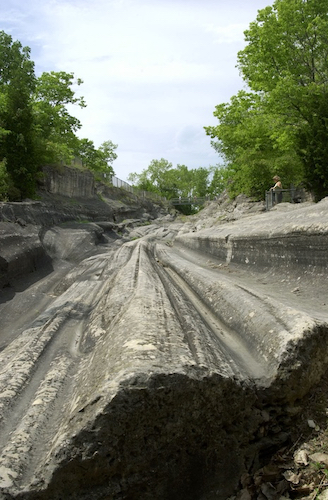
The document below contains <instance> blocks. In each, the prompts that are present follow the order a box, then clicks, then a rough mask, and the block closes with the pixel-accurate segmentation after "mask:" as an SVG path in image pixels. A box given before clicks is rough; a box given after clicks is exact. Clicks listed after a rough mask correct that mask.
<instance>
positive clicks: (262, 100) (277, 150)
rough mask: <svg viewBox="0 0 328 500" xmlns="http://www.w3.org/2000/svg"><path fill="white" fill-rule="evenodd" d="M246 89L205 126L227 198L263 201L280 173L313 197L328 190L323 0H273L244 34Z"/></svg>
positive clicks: (241, 56) (327, 44) (327, 23)
mask: <svg viewBox="0 0 328 500" xmlns="http://www.w3.org/2000/svg"><path fill="white" fill-rule="evenodd" d="M244 35H245V41H246V42H247V43H246V47H245V48H244V49H243V50H241V51H240V52H239V53H238V56H237V67H238V69H239V71H240V74H241V76H242V78H243V80H244V82H245V84H246V88H245V89H244V90H241V91H240V92H238V94H237V95H236V96H233V97H232V98H231V100H230V102H229V103H223V104H219V105H218V106H216V108H215V112H214V116H215V117H216V118H217V119H218V122H219V123H218V125H216V126H213V127H205V131H206V133H207V134H208V135H209V136H210V137H211V138H212V146H213V147H214V148H215V150H216V151H217V152H218V153H219V154H220V155H221V157H222V158H223V163H224V167H223V169H222V172H221V174H222V177H223V179H224V182H225V183H226V184H227V186H228V189H229V191H230V193H231V195H232V196H234V195H236V194H238V193H240V192H243V193H245V194H246V195H249V196H254V197H257V198H261V197H262V196H263V193H264V192H265V190H266V189H268V186H270V183H271V182H272V177H273V175H275V174H278V175H279V176H280V177H281V178H282V180H283V187H289V185H290V184H291V183H292V184H294V185H300V184H302V185H303V186H304V187H305V188H306V189H308V190H309V191H311V192H312V193H313V194H314V195H315V198H316V200H320V199H321V198H323V197H325V196H327V195H328V2H327V0H276V1H275V2H274V4H273V5H272V6H268V7H266V8H264V9H262V10H259V11H258V15H257V18H256V20H255V21H254V22H252V23H251V24H250V26H249V28H248V29H247V30H246V31H245V32H244Z"/></svg>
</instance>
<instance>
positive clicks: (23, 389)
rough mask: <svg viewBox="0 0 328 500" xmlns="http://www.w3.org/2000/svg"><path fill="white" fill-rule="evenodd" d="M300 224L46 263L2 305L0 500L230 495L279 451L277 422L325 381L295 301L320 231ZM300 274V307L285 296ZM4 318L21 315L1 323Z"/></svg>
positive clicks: (124, 246) (148, 233)
mask: <svg viewBox="0 0 328 500" xmlns="http://www.w3.org/2000/svg"><path fill="white" fill-rule="evenodd" d="M304 210H305V211H303V216H302V217H301V218H300V216H299V213H298V214H297V215H296V212H293V213H290V216H289V226H288V227H287V225H286V224H284V225H283V224H281V227H282V228H283V229H281V239H280V241H282V242H283V244H282V245H280V244H279V245H278V244H277V243H276V241H277V235H276V234H275V235H274V240H272V241H273V243H272V241H271V240H270V238H271V235H270V232H269V230H267V229H265V228H267V227H268V222H269V217H270V216H271V220H270V222H271V223H272V219H274V218H278V217H279V214H278V215H277V214H262V215H261V216H257V217H258V219H257V220H256V217H255V216H254V217H253V218H252V222H251V221H244V223H243V224H242V225H241V224H239V225H238V224H233V223H232V224H230V225H229V224H227V225H224V226H218V227H217V228H216V229H215V228H214V229H213V227H212V228H211V229H210V230H208V229H199V230H196V231H195V230H194V229H193V230H192V231H190V230H188V228H186V227H185V226H184V225H182V224H175V223H172V224H170V225H167V227H166V228H163V227H162V226H161V225H160V224H156V221H155V222H154V223H153V224H152V225H148V226H146V227H144V228H138V229H137V230H136V231H138V238H137V239H135V235H134V234H133V231H131V235H130V236H131V237H130V241H126V242H125V243H120V242H117V241H116V242H115V243H114V242H109V243H107V244H103V245H102V246H98V247H97V249H96V250H95V252H94V255H89V256H88V257H87V258H85V259H82V260H81V262H76V261H75V263H74V264H73V263H70V264H69V265H68V264H66V267H65V264H64V260H61V261H60V262H57V264H56V263H55V261H54V269H53V272H52V273H51V274H49V275H48V276H45V277H43V281H42V282H36V283H34V284H31V285H30V286H29V287H28V288H26V289H25V290H22V291H21V292H20V293H16V295H15V296H14V297H13V298H12V299H11V300H6V301H4V302H3V303H2V304H1V305H0V331H1V329H2V332H3V338H2V350H1V352H0V370H1V372H0V449H1V451H0V488H1V490H0V491H1V495H2V497H1V498H3V499H19V498H20V499H35V500H37V499H40V500H41V499H53V500H56V499H58V500H59V499H79V500H81V499H111V500H116V499H117V500H118V499H129V500H134V499H135V500H140V499H142V500H148V499H149V500H150V499H151V500H153V499H155V498H156V499H157V500H175V499H179V500H183V499H186V500H192V499H195V500H201V499H204V500H205V499H206V500H211V499H225V498H227V497H228V496H229V495H231V494H232V493H233V491H234V490H235V488H236V487H237V486H238V481H239V478H240V476H241V474H242V473H243V472H244V471H245V470H250V468H251V467H252V466H253V467H254V466H255V464H258V463H259V459H260V456H261V454H262V453H265V450H266V449H267V448H269V447H272V446H273V445H278V444H282V443H284V442H286V440H287V439H288V433H287V432H286V429H288V416H287V414H291V412H289V413H288V411H287V409H288V408H289V409H290V408H292V407H293V406H294V405H295V404H296V403H297V404H298V405H299V404H300V402H301V400H302V397H303V396H304V395H305V394H306V393H307V392H308V391H309V390H310V389H311V387H312V385H313V384H315V383H316V382H317V381H318V380H319V379H320V377H321V375H322V374H323V373H324V372H325V371H326V369H327V361H328V335H327V333H328V327H327V320H328V309H327V307H326V304H325V301H323V300H322V301H320V300H319V301H317V303H315V302H314V300H313V299H311V298H309V297H310V292H311V286H312V287H314V286H316V287H317V288H318V287H321V289H322V290H323V291H325V290H326V286H327V285H326V278H327V262H326V261H325V257H324V254H323V252H322V248H323V247H324V246H325V245H326V242H327V235H328V223H327V222H326V220H327V219H325V215H324V214H323V215H320V216H319V211H318V210H317V211H316V212H315V211H314V210H312V212H311V209H304ZM306 210H308V212H306ZM326 213H327V210H326V209H325V214H326ZM293 214H294V215H293ZM281 216H282V217H284V215H283V214H281ZM306 217H308V220H309V223H308V225H307V226H306V224H305V219H306ZM300 220H301V221H302V229H301V230H300V223H299V222H298V221H300ZM319 222H320V228H318V225H317V226H315V227H314V225H313V224H318V223H319ZM276 223H277V221H275V224H276ZM254 224H255V226H256V227H257V230H255V229H254ZM293 224H294V226H293ZM305 226H306V227H305ZM164 229H165V230H164ZM81 231H82V229H81V228H80V229H79V230H78V239H77V241H81ZM59 233H60V230H58V232H57V230H56V234H59ZM312 233H315V236H316V237H315V238H313V240H311V241H313V244H312V248H311V252H310V253H308V256H303V261H302V263H301V264H297V262H296V259H298V258H299V257H298V256H299V249H300V247H302V245H303V246H306V243H304V239H306V241H309V237H311V234H312ZM70 238H72V240H71V241H72V242H74V230H72V231H71V234H70ZM295 241H296V242H297V244H295ZM44 242H45V243H44V244H45V246H47V242H48V245H51V249H52V253H53V255H52V257H53V258H54V257H55V250H54V247H55V243H54V240H53V238H52V237H51V238H50V236H49V235H48V237H47V238H46V237H45V238H44ZM49 242H50V243H49ZM265 242H266V244H265ZM88 244H89V243H88ZM270 245H271V247H270ZM67 248H68V247H67ZM70 248H72V251H74V252H75V255H76V247H75V246H74V244H73V245H71V247H70ZM263 248H271V250H270V251H267V253H266V255H265V254H264V253H263V251H262V249H263ZM245 249H246V250H245ZM68 254H69V252H68ZM68 254H65V258H68V257H69V255H68ZM246 254H247V255H246ZM61 257H62V256H61ZM75 259H76V257H75ZM247 261H248V262H247ZM67 262H69V258H68V260H67ZM256 262H258V265H256ZM272 262H274V265H272ZM286 262H287V263H288V265H287V266H286ZM249 263H251V265H249ZM283 263H284V265H285V275H286V273H287V272H288V273H289V274H288V276H289V278H288V279H289V281H290V282H289V284H288V285H286V283H285V284H283V283H282V280H281V279H280V275H279V279H277V276H276V274H275V273H276V269H279V271H278V272H279V273H280V274H281V269H282V266H283ZM63 269H65V272H63ZM295 269H296V270H297V272H296V271H295ZM300 273H303V275H304V273H305V274H306V275H307V280H308V281H307V290H308V292H309V295H306V294H304V295H303V296H298V297H296V298H295V293H294V294H293V293H292V292H291V287H292V286H294V285H293V283H292V282H293V280H296V279H297V278H298V275H299V274H300ZM285 279H286V278H285ZM304 279H305V278H304ZM311 283H312V285H311ZM312 289H313V288H312ZM311 301H312V302H311ZM19 305H20V306H21V309H22V311H26V310H28V311H29V314H28V315H26V316H25V321H24V318H19V319H17V318H16V319H15V320H13V322H12V325H11V322H10V315H11V314H13V312H14V311H16V312H15V314H16V313H17V310H19ZM11 326H12V328H11Z"/></svg>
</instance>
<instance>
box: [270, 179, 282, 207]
mask: <svg viewBox="0 0 328 500" xmlns="http://www.w3.org/2000/svg"><path fill="white" fill-rule="evenodd" d="M273 180H274V182H275V185H274V186H272V187H271V188H270V190H271V191H275V192H274V193H272V203H273V205H274V204H275V203H281V201H282V192H281V191H280V190H281V189H282V184H281V180H280V177H279V176H278V175H275V176H274V177H273Z"/></svg>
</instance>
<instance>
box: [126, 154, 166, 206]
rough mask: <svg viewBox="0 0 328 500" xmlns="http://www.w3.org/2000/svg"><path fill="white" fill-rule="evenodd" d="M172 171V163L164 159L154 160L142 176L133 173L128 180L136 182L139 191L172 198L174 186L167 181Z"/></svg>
mask: <svg viewBox="0 0 328 500" xmlns="http://www.w3.org/2000/svg"><path fill="white" fill-rule="evenodd" d="M171 169H172V163H170V162H169V161H168V160H165V159H164V158H161V159H160V160H152V161H151V162H150V164H149V166H148V168H146V169H144V170H143V171H142V172H141V174H136V173H132V174H130V175H129V177H128V180H129V181H130V182H134V183H135V184H136V186H137V188H138V189H141V190H144V191H149V192H154V193H158V194H160V195H161V196H166V197H172V186H171V184H170V183H168V181H167V179H168V172H169V171H170V170H171Z"/></svg>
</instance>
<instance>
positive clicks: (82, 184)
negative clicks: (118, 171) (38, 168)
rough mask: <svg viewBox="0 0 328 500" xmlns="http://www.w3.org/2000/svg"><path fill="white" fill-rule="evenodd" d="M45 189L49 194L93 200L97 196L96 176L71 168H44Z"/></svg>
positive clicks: (86, 171)
mask: <svg viewBox="0 0 328 500" xmlns="http://www.w3.org/2000/svg"><path fill="white" fill-rule="evenodd" d="M43 172H44V176H45V177H44V187H45V189H46V191H47V192H48V193H52V194H60V195H62V196H69V197H77V198H85V199H88V198H93V197H94V196H95V194H96V189H95V181H94V176H93V174H92V173H91V172H89V171H88V170H84V171H80V170H77V169H75V168H70V167H66V166H63V167H60V168H53V167H50V166H45V167H43Z"/></svg>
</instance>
